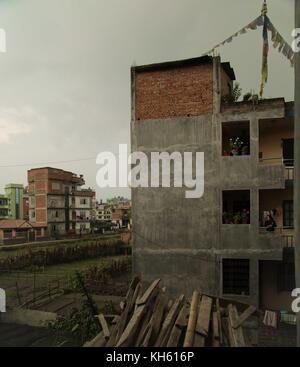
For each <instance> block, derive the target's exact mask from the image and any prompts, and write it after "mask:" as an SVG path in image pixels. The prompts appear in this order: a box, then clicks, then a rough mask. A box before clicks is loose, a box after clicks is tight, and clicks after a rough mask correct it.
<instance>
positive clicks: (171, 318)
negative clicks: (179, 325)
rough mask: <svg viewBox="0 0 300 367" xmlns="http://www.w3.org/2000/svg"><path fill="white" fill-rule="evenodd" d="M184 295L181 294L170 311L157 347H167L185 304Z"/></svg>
mask: <svg viewBox="0 0 300 367" xmlns="http://www.w3.org/2000/svg"><path fill="white" fill-rule="evenodd" d="M183 302H184V295H181V296H180V297H179V298H178V299H177V300H176V301H175V302H174V303H173V305H172V307H171V309H170V311H169V312H168V314H167V316H166V318H165V320H164V322H163V324H162V327H161V331H160V333H159V336H158V338H157V341H156V343H155V346H156V347H166V345H167V343H168V340H169V336H170V333H171V331H172V328H173V326H174V324H175V321H176V319H177V316H178V313H179V311H180V309H181V307H182V305H183Z"/></svg>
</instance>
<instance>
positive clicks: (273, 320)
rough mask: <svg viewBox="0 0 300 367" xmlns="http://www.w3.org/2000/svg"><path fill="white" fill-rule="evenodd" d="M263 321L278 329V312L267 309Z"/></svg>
mask: <svg viewBox="0 0 300 367" xmlns="http://www.w3.org/2000/svg"><path fill="white" fill-rule="evenodd" d="M263 323H264V324H265V325H266V326H270V327H273V328H275V329H277V313H276V312H274V311H268V310H266V311H265V316H264V320H263Z"/></svg>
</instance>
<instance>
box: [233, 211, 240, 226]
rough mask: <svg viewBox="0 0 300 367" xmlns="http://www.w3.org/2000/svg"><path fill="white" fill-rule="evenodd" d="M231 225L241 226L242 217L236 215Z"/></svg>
mask: <svg viewBox="0 0 300 367" xmlns="http://www.w3.org/2000/svg"><path fill="white" fill-rule="evenodd" d="M233 223H234V224H241V223H242V216H241V214H240V213H236V214H234V216H233Z"/></svg>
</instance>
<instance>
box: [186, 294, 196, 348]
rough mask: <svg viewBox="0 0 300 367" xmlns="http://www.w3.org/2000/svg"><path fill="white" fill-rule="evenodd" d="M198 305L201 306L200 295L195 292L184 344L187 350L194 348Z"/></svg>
mask: <svg viewBox="0 0 300 367" xmlns="http://www.w3.org/2000/svg"><path fill="white" fill-rule="evenodd" d="M198 304H199V293H198V292H197V291H194V293H193V296H192V302H191V309H190V317H189V321H188V326H187V331H186V334H185V339H184V343H183V346H184V347H185V348H189V347H192V346H193V344H194V334H195V327H196V323H197V316H198Z"/></svg>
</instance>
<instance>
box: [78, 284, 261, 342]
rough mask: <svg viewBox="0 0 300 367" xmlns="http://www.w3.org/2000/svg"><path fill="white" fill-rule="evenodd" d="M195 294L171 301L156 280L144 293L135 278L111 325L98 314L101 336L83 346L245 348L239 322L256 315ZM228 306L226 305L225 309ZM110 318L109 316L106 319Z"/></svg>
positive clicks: (215, 299) (250, 311) (229, 304)
mask: <svg viewBox="0 0 300 367" xmlns="http://www.w3.org/2000/svg"><path fill="white" fill-rule="evenodd" d="M222 301H223V300H219V299H218V298H214V297H210V296H207V295H204V294H199V292H197V291H194V293H193V296H192V299H191V301H189V300H187V299H186V298H185V296H184V295H180V296H179V297H178V298H177V299H175V300H171V299H170V298H169V297H168V296H167V293H166V289H165V288H161V287H160V279H157V280H155V281H154V282H153V283H152V284H151V285H150V286H149V287H148V288H147V289H146V291H145V292H142V284H141V282H140V280H139V279H138V278H134V279H133V281H132V282H131V285H130V287H129V290H128V292H127V296H126V298H125V301H124V302H122V303H121V309H122V312H121V314H120V315H118V316H115V317H114V318H113V319H112V321H111V322H110V324H108V318H107V317H105V316H104V315H102V314H101V315H97V317H98V319H99V322H100V324H101V327H102V331H101V333H100V334H99V335H97V336H96V337H95V339H93V340H92V341H90V342H88V343H86V344H85V345H84V346H86V347H182V346H183V347H205V346H210V347H211V346H213V347H220V346H225V347H244V346H248V345H247V341H246V338H245V335H244V330H243V323H244V322H245V321H246V320H247V319H248V318H249V317H250V316H251V315H252V314H253V313H254V312H255V311H256V310H255V308H254V307H253V306H249V307H247V308H246V309H245V310H244V311H243V312H242V313H241V314H239V313H238V310H237V307H236V305H234V304H233V303H228V302H227V303H225V302H222ZM224 304H226V306H224ZM110 317H111V316H110Z"/></svg>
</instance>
